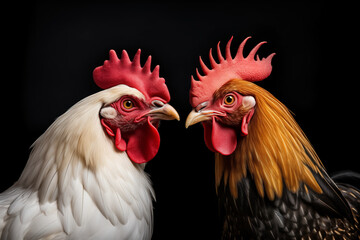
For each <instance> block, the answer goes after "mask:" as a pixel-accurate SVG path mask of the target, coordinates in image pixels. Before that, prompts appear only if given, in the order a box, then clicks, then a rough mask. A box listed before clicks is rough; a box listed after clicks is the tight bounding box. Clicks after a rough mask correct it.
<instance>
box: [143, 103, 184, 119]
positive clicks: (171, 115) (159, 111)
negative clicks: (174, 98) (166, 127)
mask: <svg viewBox="0 0 360 240" xmlns="http://www.w3.org/2000/svg"><path fill="white" fill-rule="evenodd" d="M146 115H147V116H151V117H152V118H153V119H158V120H174V119H176V120H178V121H180V116H179V114H178V112H177V111H176V110H175V108H173V107H172V106H171V105H170V104H164V105H163V106H161V107H154V108H153V109H151V110H150V112H148V113H147V114H146Z"/></svg>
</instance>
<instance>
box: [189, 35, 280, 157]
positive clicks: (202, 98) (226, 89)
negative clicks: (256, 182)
mask: <svg viewBox="0 0 360 240" xmlns="http://www.w3.org/2000/svg"><path fill="white" fill-rule="evenodd" d="M249 38H250V37H248V38H246V39H245V40H244V41H243V42H242V43H241V44H240V46H239V48H238V51H237V54H236V56H235V57H234V58H232V56H231V52H230V45H231V42H232V39H233V38H232V37H231V39H230V40H229V42H228V43H227V45H226V52H225V58H224V57H223V56H222V54H221V50H220V42H219V43H218V45H217V54H218V58H219V63H217V62H216V61H215V60H214V58H213V56H212V50H211V49H210V53H209V59H210V65H211V69H209V68H208V67H207V66H206V65H205V64H204V62H203V61H202V59H201V57H200V65H201V68H202V71H203V73H204V74H205V75H204V76H202V75H200V73H199V71H198V70H197V69H196V74H197V77H198V79H199V80H195V79H194V77H193V76H192V77H191V89H190V103H191V105H192V107H193V110H192V111H191V112H190V114H189V115H188V118H187V120H186V128H187V127H189V126H191V125H193V124H195V123H199V122H202V123H203V127H204V139H205V143H206V146H207V147H208V148H209V149H210V150H211V151H213V152H219V153H221V154H222V155H230V154H232V153H233V152H234V151H235V149H236V146H237V138H238V132H239V131H240V134H241V135H243V136H246V135H247V134H248V126H249V123H250V121H251V118H252V116H253V114H254V111H255V106H256V99H255V97H254V96H252V95H246V94H244V93H242V92H241V90H239V89H238V88H237V87H236V84H232V82H233V80H236V79H237V80H240V81H243V80H245V81H250V82H255V81H261V80H263V79H265V78H266V77H268V76H269V75H270V73H271V70H272V66H271V59H272V58H273V56H274V55H275V53H273V54H271V55H269V56H268V57H267V58H263V59H262V60H260V59H259V56H258V55H257V56H256V60H255V59H254V57H255V54H256V52H257V50H258V49H259V48H260V46H261V45H263V44H264V43H265V42H261V43H259V44H258V45H256V46H255V47H254V48H253V49H252V50H251V51H250V53H249V55H248V56H247V57H246V58H245V57H244V56H243V49H244V46H245V43H246V42H247V40H248V39H249Z"/></svg>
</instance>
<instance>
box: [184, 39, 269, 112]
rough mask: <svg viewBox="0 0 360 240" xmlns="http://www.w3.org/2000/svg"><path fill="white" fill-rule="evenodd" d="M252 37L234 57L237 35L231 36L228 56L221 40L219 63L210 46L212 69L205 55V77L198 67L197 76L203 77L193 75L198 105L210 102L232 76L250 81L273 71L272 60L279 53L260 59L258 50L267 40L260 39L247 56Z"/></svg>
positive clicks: (193, 101)
mask: <svg viewBox="0 0 360 240" xmlns="http://www.w3.org/2000/svg"><path fill="white" fill-rule="evenodd" d="M249 38H251V37H247V38H246V39H245V40H244V41H243V42H242V43H241V44H240V46H239V48H238V50H237V53H236V56H235V57H234V58H232V56H231V51H230V45H231V42H232V40H233V37H231V38H230V40H229V41H228V43H227V44H226V49H225V58H224V57H223V56H222V54H221V50H220V42H219V43H218V44H217V55H218V59H219V63H217V62H216V61H215V59H214V57H213V55H212V49H210V53H209V60H210V65H211V69H209V68H208V67H207V66H206V65H205V63H204V62H203V61H202V59H201V57H199V60H200V66H201V69H202V71H203V73H204V74H205V75H204V76H202V75H201V74H200V73H199V71H198V69H197V68H196V75H197V77H198V79H199V80H195V79H194V77H193V76H191V89H190V103H191V105H192V106H193V107H196V106H197V105H199V104H200V103H202V102H204V101H207V100H209V99H210V98H211V96H212V94H213V93H214V92H215V91H216V90H217V89H219V88H220V87H221V86H222V85H223V84H225V83H226V82H227V81H229V80H232V79H236V78H238V79H242V80H246V81H250V82H256V81H261V80H263V79H265V78H267V77H268V76H269V75H270V73H271V70H272V66H271V59H272V58H273V56H274V55H275V53H272V54H270V55H269V56H268V57H267V58H263V59H261V60H260V59H259V55H256V60H255V59H254V57H255V54H256V52H257V50H258V49H259V48H260V47H261V45H263V44H264V43H266V42H260V43H259V44H257V45H256V46H255V47H254V48H253V49H252V50H251V51H250V53H249V55H248V56H247V57H244V55H243V50H244V46H245V43H246V42H247V40H248V39H249Z"/></svg>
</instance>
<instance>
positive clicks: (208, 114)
mask: <svg viewBox="0 0 360 240" xmlns="http://www.w3.org/2000/svg"><path fill="white" fill-rule="evenodd" d="M223 115H224V113H221V112H218V111H214V110H203V111H196V109H193V110H192V111H191V112H190V113H189V115H188V117H187V119H186V122H185V128H188V127H190V126H191V125H194V124H196V123H199V122H203V121H208V120H211V118H212V117H213V116H223Z"/></svg>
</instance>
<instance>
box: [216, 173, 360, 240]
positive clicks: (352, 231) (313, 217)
mask: <svg viewBox="0 0 360 240" xmlns="http://www.w3.org/2000/svg"><path fill="white" fill-rule="evenodd" d="M322 174H323V177H321V175H320V174H316V173H314V176H315V177H316V180H317V181H318V183H319V185H320V186H321V188H322V190H323V193H322V194H319V193H316V192H314V191H312V190H311V189H309V188H306V187H305V185H302V186H301V187H300V188H299V189H298V191H297V192H295V193H294V192H291V191H289V190H288V189H286V188H284V191H283V194H282V196H281V197H275V199H274V200H269V199H268V198H267V197H266V196H265V197H262V196H260V195H259V194H258V192H257V190H256V187H255V184H254V181H253V179H252V177H251V174H250V173H248V174H247V177H245V178H242V179H241V181H239V182H238V184H237V188H238V198H237V199H234V198H233V197H232V194H231V192H230V189H229V187H228V185H227V184H224V179H222V181H221V183H220V185H219V187H218V196H219V209H220V216H221V217H222V224H223V236H222V237H223V239H301V238H304V239H328V238H329V239H343V237H346V239H359V238H360V231H359V223H358V219H359V215H358V213H357V209H359V208H355V207H358V206H359V199H360V193H359V191H357V190H356V189H355V188H349V187H348V186H345V185H340V186H339V187H340V188H339V187H337V185H336V184H335V183H334V181H333V180H332V179H331V178H330V177H329V176H328V175H327V174H326V173H325V172H323V173H322Z"/></svg>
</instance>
